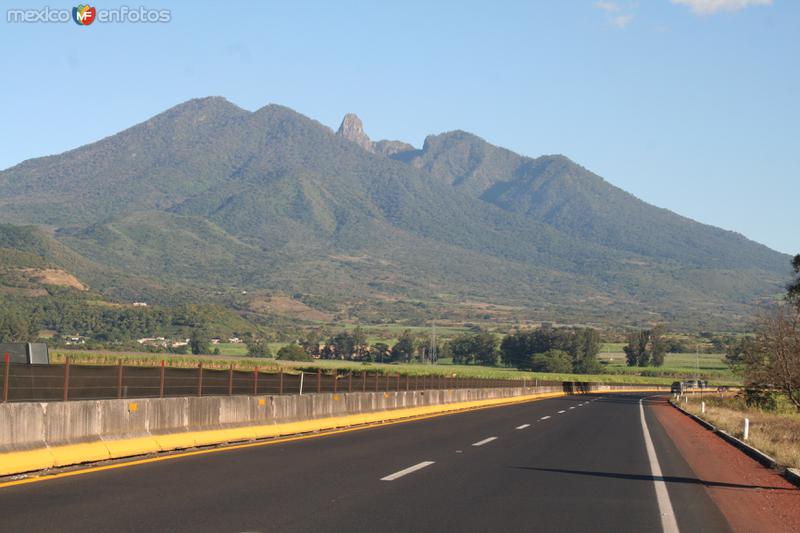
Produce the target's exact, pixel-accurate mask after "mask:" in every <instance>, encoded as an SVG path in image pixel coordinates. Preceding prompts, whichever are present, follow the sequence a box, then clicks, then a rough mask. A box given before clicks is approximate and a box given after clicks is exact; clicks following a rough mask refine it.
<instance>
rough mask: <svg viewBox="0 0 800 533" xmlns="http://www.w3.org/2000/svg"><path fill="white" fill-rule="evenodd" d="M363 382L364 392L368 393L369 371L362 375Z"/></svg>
mask: <svg viewBox="0 0 800 533" xmlns="http://www.w3.org/2000/svg"><path fill="white" fill-rule="evenodd" d="M361 380H362V381H363V382H364V383H363V387H362V392H367V371H366V370H365V371H364V372H362V373H361Z"/></svg>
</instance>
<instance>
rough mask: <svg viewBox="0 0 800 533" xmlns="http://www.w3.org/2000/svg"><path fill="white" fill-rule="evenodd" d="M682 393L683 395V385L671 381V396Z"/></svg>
mask: <svg viewBox="0 0 800 533" xmlns="http://www.w3.org/2000/svg"><path fill="white" fill-rule="evenodd" d="M682 393H683V383H682V382H680V381H673V382H672V394H682Z"/></svg>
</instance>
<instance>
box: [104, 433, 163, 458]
mask: <svg viewBox="0 0 800 533" xmlns="http://www.w3.org/2000/svg"><path fill="white" fill-rule="evenodd" d="M103 443H104V444H105V445H106V448H108V454H109V455H110V456H111V458H112V459H120V458H122V457H131V456H133V455H145V454H148V453H157V452H160V451H161V447H160V446H159V445H158V442H156V439H154V438H153V437H139V438H132V439H109V440H104V441H103Z"/></svg>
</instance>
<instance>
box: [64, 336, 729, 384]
mask: <svg viewBox="0 0 800 533" xmlns="http://www.w3.org/2000/svg"><path fill="white" fill-rule="evenodd" d="M279 346H280V344H279V343H275V345H274V346H270V349H272V350H273V353H275V352H276V351H277V347H279ZM66 357H69V359H70V362H71V363H72V364H87V365H113V364H117V363H118V362H122V364H125V365H139V366H150V365H152V366H156V365H158V364H159V363H160V362H161V361H162V360H163V361H164V362H165V364H166V365H168V366H173V367H184V368H185V367H196V366H197V365H198V364H199V363H203V366H204V367H206V368H229V367H230V366H233V367H234V368H236V369H241V370H252V369H254V368H255V367H258V368H260V369H262V370H264V371H277V370H279V369H283V370H284V371H287V372H299V371H310V372H315V371H316V369H317V368H319V369H322V370H323V371H324V372H356V373H360V372H365V371H366V372H379V373H381V374H400V375H412V376H414V375H445V376H457V377H465V378H485V379H519V380H522V379H526V380H541V381H588V382H603V383H641V384H662V385H666V384H669V383H671V382H672V381H673V377H672V376H665V375H654V376H646V375H645V376H642V375H635V374H632V373H623V372H617V373H608V374H594V375H583V374H548V373H544V372H527V371H520V370H516V369H513V368H506V367H489V366H479V365H457V364H453V363H452V360H449V359H447V360H442V361H441V362H440V364H434V365H430V364H420V363H410V364H396V363H361V362H356V361H339V360H315V361H310V362H295V361H277V360H275V359H271V358H253V357H240V356H235V355H176V354H153V353H138V352H107V351H97V352H93V351H72V350H52V351H51V362H53V363H63V362H64V360H65V358H66ZM637 370H638V369H637ZM731 381H732V380H728V382H731Z"/></svg>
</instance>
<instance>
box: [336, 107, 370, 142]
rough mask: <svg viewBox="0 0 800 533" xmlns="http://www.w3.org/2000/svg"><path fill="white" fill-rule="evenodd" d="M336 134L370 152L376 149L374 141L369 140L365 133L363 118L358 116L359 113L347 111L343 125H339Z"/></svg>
mask: <svg viewBox="0 0 800 533" xmlns="http://www.w3.org/2000/svg"><path fill="white" fill-rule="evenodd" d="M336 135H338V136H339V137H344V138H345V139H347V140H348V141H351V142H354V143H356V144H357V145H359V146H360V147H361V148H363V149H364V150H366V151H368V152H374V151H375V149H374V148H373V146H372V141H371V140H369V137H368V136H367V134H366V133H364V124H362V122H361V119H360V118H358V115H356V114H355V113H347V114H346V115H345V116H344V118H343V119H342V125H341V126H339V130H338V131H337V132H336Z"/></svg>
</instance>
